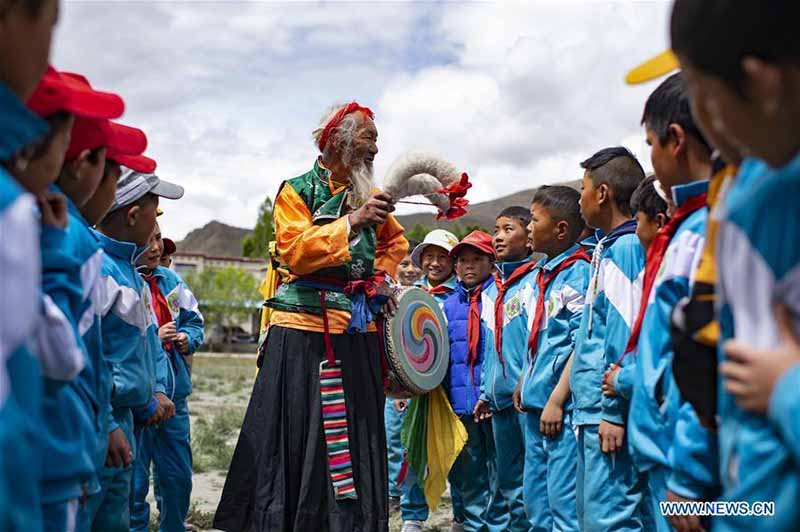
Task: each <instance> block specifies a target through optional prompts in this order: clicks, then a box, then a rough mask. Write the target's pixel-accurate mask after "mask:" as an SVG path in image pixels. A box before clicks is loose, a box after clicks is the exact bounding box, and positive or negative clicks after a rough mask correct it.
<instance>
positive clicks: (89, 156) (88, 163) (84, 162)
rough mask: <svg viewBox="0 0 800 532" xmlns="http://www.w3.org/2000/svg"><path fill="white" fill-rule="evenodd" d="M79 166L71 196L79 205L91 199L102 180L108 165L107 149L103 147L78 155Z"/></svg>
mask: <svg viewBox="0 0 800 532" xmlns="http://www.w3.org/2000/svg"><path fill="white" fill-rule="evenodd" d="M77 162H78V166H77V170H76V172H75V173H76V176H75V185H74V186H73V187H72V193H71V196H70V197H71V198H72V201H74V202H75V204H76V205H77V206H78V207H82V206H83V205H85V204H86V202H87V201H89V198H91V197H92V196H93V195H94V193H95V191H96V190H97V187H98V186H99V185H100V181H101V180H102V179H103V172H104V170H105V165H106V150H105V148H102V149H100V150H96V151H93V152H87V153H85V154H81V156H79V157H78V161H77Z"/></svg>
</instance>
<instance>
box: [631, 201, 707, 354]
mask: <svg viewBox="0 0 800 532" xmlns="http://www.w3.org/2000/svg"><path fill="white" fill-rule="evenodd" d="M705 206H706V194H705V193H704V194H700V195H697V196H693V197H691V198H689V199H687V200H686V201H685V202H684V203H683V204H682V205H681V206H680V207H678V209H677V210H676V211H675V214H674V215H673V216H672V218H671V219H670V221H669V222H668V223H667V225H665V226H664V227H662V228H661V229H659V231H658V233H657V234H656V236H655V238H653V241H652V242H651V243H650V247H649V248H647V257H646V259H645V260H646V262H645V268H644V280H643V282H642V299H641V302H640V303H639V314H638V315H637V316H636V322H635V323H634V325H633V329H632V330H631V336H630V338H628V344H627V345H626V346H625V351H624V352H623V354H622V356H621V357H620V359H619V361H618V362H617V364H619V363H621V362H622V359H624V358H625V356H627V354H628V353H631V352H633V351H635V350H636V345H637V344H638V343H639V334H640V333H641V331H642V322H643V321H644V315H645V312H646V311H647V301H648V300H649V299H650V292H651V290H652V289H653V285H654V284H655V282H656V276H657V274H658V270H659V269H660V268H661V263H662V262H663V261H664V255H665V254H666V252H667V247H668V246H669V243H670V242H671V241H672V237H673V236H675V232H676V231H677V230H678V227H680V225H681V224H682V223H683V222H684V220H686V218H688V217H689V216H690V215H691V214H692V213H693V212H695V211H697V210H700V209H702V208H703V207H705Z"/></svg>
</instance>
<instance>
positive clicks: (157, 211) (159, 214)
mask: <svg viewBox="0 0 800 532" xmlns="http://www.w3.org/2000/svg"><path fill="white" fill-rule="evenodd" d="M162 214H164V211H163V210H162V209H161V207H156V216H161V215H162Z"/></svg>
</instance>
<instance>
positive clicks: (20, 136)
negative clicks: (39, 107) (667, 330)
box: [0, 2, 49, 531]
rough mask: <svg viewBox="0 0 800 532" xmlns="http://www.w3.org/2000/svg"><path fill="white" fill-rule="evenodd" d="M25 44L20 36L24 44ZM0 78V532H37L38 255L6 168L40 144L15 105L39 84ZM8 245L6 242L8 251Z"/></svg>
mask: <svg viewBox="0 0 800 532" xmlns="http://www.w3.org/2000/svg"><path fill="white" fill-rule="evenodd" d="M9 9H13V10H16V11H18V12H22V13H23V14H25V15H26V16H29V14H28V13H27V11H23V10H27V7H26V6H25V4H23V3H22V2H17V3H12V4H11V7H10V8H9ZM17 14H18V15H19V13H17ZM6 16H10V15H6ZM44 37H45V35H42V38H44ZM47 37H48V38H49V36H47ZM32 38H33V37H31V36H28V37H27V39H28V42H26V44H27V45H31V44H32V42H30V41H31V40H32ZM8 44H9V45H11V41H8ZM14 48H15V51H12V50H6V49H0V52H1V53H3V54H7V53H8V54H10V53H19V51H20V50H24V49H26V48H27V49H29V50H30V53H31V56H30V57H28V58H26V62H27V63H26V64H30V65H32V66H38V67H40V68H39V72H42V71H44V68H45V67H46V64H45V63H42V64H39V65H37V64H36V61H35V60H34V58H33V51H34V49H38V47H34V46H22V47H21V48H17V45H16V43H15V45H14ZM20 64H23V63H20ZM0 75H2V79H3V80H4V81H3V82H0V161H2V163H3V164H0V234H2V235H4V236H3V245H0V292H2V297H0V317H1V318H0V382H2V383H3V385H0V529H2V530H11V531H25V530H39V529H41V527H42V520H41V500H40V499H39V495H38V493H39V475H40V472H41V458H42V457H41V453H40V450H39V446H38V441H39V439H38V432H39V427H38V425H37V423H38V422H39V420H40V418H39V416H40V401H41V384H40V382H41V379H40V374H39V368H38V363H37V361H36V359H35V358H34V357H33V355H32V353H31V350H30V347H29V339H30V338H31V337H32V336H33V334H34V331H35V330H36V327H37V323H38V321H39V317H38V316H39V305H38V302H39V292H40V289H41V275H40V272H41V269H40V265H41V254H40V252H39V222H38V221H37V219H36V216H35V199H34V197H33V195H32V194H30V193H28V192H27V191H26V190H25V189H23V188H22V186H21V185H20V184H19V182H17V181H16V180H15V179H14V178H12V176H11V175H10V174H9V173H8V171H7V170H6V168H7V166H10V163H11V161H12V159H13V158H14V157H15V156H16V155H17V154H18V152H19V151H20V150H21V149H22V148H23V147H24V146H26V145H28V144H31V143H33V142H36V141H37V140H40V139H42V138H44V136H45V135H46V134H47V129H48V127H47V123H46V122H44V121H43V120H41V119H40V118H39V117H37V116H36V115H35V114H33V113H31V112H30V111H29V110H28V109H26V108H25V105H24V104H23V102H22V99H24V98H26V97H27V96H29V95H30V93H31V92H33V90H34V88H35V87H36V83H37V82H38V79H37V78H33V79H31V78H30V77H26V76H25V73H24V72H21V71H20V70H19V69H8V68H5V65H2V66H0ZM6 83H9V84H8V85H7V84H6ZM6 235H8V236H6ZM7 238H8V239H13V245H12V244H11V242H10V241H7V240H6V239H7Z"/></svg>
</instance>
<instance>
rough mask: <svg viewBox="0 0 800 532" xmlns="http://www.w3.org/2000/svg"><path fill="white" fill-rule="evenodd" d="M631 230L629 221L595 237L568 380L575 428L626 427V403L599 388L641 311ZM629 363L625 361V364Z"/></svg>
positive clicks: (640, 254) (640, 260)
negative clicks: (604, 423) (602, 424)
mask: <svg viewBox="0 0 800 532" xmlns="http://www.w3.org/2000/svg"><path fill="white" fill-rule="evenodd" d="M635 230H636V222H635V221H629V222H625V223H624V224H622V225H620V226H619V227H617V228H615V229H614V230H613V231H611V232H610V233H608V234H607V235H602V234H601V233H598V235H597V240H598V242H597V245H596V246H595V248H594V252H593V254H592V265H591V270H590V280H589V286H588V288H587V295H586V303H585V305H584V307H583V315H582V316H581V325H580V329H579V331H578V337H577V343H576V346H575V356H574V357H573V359H572V373H571V375H570V386H571V389H572V399H573V423H574V424H575V425H599V424H600V421H601V419H605V420H607V421H610V422H612V423H617V424H620V425H621V424H624V419H625V415H626V413H627V412H626V411H627V401H626V400H625V399H624V398H621V397H615V398H605V397H603V394H602V391H601V388H600V386H601V384H602V381H603V373H604V372H605V370H606V369H607V368H608V366H609V364H611V363H615V362H617V361H618V360H619V359H620V357H621V356H622V353H623V352H624V351H625V345H626V344H627V342H628V337H629V336H630V334H631V328H632V327H633V323H634V321H635V320H636V315H637V313H638V311H639V304H640V300H641V297H642V278H643V274H644V250H643V249H642V245H641V243H640V242H639V239H638V238H637V237H636V235H635V234H634V231H635ZM631 363H633V360H631V357H628V358H626V360H625V362H624V365H627V364H631Z"/></svg>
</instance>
